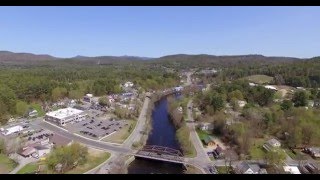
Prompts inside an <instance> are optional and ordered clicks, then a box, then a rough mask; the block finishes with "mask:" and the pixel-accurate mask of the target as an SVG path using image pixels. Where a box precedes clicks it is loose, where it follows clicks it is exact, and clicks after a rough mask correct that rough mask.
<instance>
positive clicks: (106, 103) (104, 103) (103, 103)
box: [99, 96, 110, 107]
mask: <svg viewBox="0 0 320 180" xmlns="http://www.w3.org/2000/svg"><path fill="white" fill-rule="evenodd" d="M99 104H100V105H101V106H108V107H109V106H110V102H109V100H108V98H107V97H105V96H103V97H100V98H99Z"/></svg>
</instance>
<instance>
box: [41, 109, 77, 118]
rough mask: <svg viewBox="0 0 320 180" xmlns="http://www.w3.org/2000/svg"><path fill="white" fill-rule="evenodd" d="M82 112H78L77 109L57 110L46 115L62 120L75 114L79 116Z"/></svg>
mask: <svg viewBox="0 0 320 180" xmlns="http://www.w3.org/2000/svg"><path fill="white" fill-rule="evenodd" d="M82 112H83V111H81V110H79V109H74V108H70V107H68V108H64V109H59V110H56V111H52V112H48V113H47V114H46V115H47V116H51V117H54V118H58V119H63V118H66V117H69V116H72V115H76V114H80V113H82Z"/></svg>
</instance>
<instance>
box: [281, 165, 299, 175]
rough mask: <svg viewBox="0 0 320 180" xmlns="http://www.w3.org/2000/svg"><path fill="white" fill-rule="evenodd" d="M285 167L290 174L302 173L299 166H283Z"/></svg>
mask: <svg viewBox="0 0 320 180" xmlns="http://www.w3.org/2000/svg"><path fill="white" fill-rule="evenodd" d="M283 169H284V172H286V173H288V174H301V173H300V171H299V168H298V167H297V166H283Z"/></svg>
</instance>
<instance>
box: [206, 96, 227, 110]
mask: <svg viewBox="0 0 320 180" xmlns="http://www.w3.org/2000/svg"><path fill="white" fill-rule="evenodd" d="M209 100H210V105H211V106H212V108H213V111H214V112H217V111H220V110H221V109H222V108H223V107H224V100H223V97H222V96H221V95H219V94H218V93H216V92H213V93H211V94H210V96H209Z"/></svg>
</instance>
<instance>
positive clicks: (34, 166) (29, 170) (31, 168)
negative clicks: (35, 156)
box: [17, 163, 39, 174]
mask: <svg viewBox="0 0 320 180" xmlns="http://www.w3.org/2000/svg"><path fill="white" fill-rule="evenodd" d="M38 166H39V164H38V163H29V164H27V165H25V166H24V167H23V168H22V169H20V170H19V171H18V172H17V174H31V173H34V172H35V171H36V170H37V169H38Z"/></svg>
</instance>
